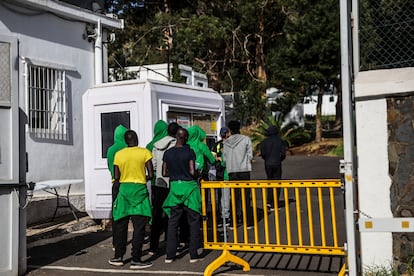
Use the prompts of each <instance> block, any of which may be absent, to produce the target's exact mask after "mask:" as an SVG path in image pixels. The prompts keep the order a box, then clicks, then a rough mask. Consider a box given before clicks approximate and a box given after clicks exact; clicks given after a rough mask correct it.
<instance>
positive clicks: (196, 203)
mask: <svg viewBox="0 0 414 276" xmlns="http://www.w3.org/2000/svg"><path fill="white" fill-rule="evenodd" d="M180 204H183V205H185V206H186V207H188V208H190V209H191V210H193V211H195V212H197V213H199V214H201V193H200V188H199V187H198V184H197V181H195V180H193V181H171V183H170V192H169V193H168V196H167V198H166V199H165V201H164V204H163V205H162V208H163V210H164V212H165V213H166V214H167V216H168V217H170V215H171V208H172V207H175V206H177V205H180Z"/></svg>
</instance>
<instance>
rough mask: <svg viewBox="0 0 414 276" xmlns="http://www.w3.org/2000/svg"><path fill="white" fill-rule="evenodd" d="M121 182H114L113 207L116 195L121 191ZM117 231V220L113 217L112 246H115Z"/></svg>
mask: <svg viewBox="0 0 414 276" xmlns="http://www.w3.org/2000/svg"><path fill="white" fill-rule="evenodd" d="M119 185H120V184H119V183H118V184H112V207H113V206H114V202H115V199H116V197H117V196H118V193H119ZM115 231H116V221H115V220H114V218H113V217H112V246H113V247H115Z"/></svg>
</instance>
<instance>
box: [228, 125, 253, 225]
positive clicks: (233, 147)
mask: <svg viewBox="0 0 414 276" xmlns="http://www.w3.org/2000/svg"><path fill="white" fill-rule="evenodd" d="M228 127H229V129H230V133H231V135H230V137H229V138H227V139H226V140H225V141H224V143H223V156H224V160H225V162H226V169H227V172H228V174H229V180H250V172H251V171H252V163H251V162H252V159H253V149H252V142H251V141H250V138H249V137H247V136H245V135H243V134H240V123H239V122H237V121H230V122H229V124H228ZM250 196H251V190H250V189H245V199H246V210H242V196H241V190H240V189H236V194H235V197H236V198H235V200H236V219H237V221H236V222H234V221H233V225H234V224H239V223H241V222H242V214H243V213H244V212H246V216H247V221H246V222H244V223H246V224H247V228H248V229H251V228H253V224H254V223H253V210H252V207H251V201H250ZM233 225H232V224H231V225H230V227H232V226H233Z"/></svg>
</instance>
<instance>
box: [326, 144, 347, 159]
mask: <svg viewBox="0 0 414 276" xmlns="http://www.w3.org/2000/svg"><path fill="white" fill-rule="evenodd" d="M329 155H330V156H338V157H343V156H344V145H343V144H341V145H339V146H337V147H336V148H334V149H333V150H331V151H330V152H329Z"/></svg>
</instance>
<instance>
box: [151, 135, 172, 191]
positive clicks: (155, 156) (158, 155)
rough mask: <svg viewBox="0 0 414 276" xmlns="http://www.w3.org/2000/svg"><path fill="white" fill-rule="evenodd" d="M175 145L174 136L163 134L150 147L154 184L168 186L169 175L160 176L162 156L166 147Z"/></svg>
mask: <svg viewBox="0 0 414 276" xmlns="http://www.w3.org/2000/svg"><path fill="white" fill-rule="evenodd" d="M174 146H175V138H174V137H171V136H165V137H164V138H161V140H159V141H157V142H155V144H154V148H153V149H152V165H153V167H154V170H155V176H156V178H155V183H154V185H155V186H158V187H164V188H169V181H170V179H169V177H163V176H162V157H163V156H164V152H165V151H166V150H167V149H170V148H172V147H174Z"/></svg>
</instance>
